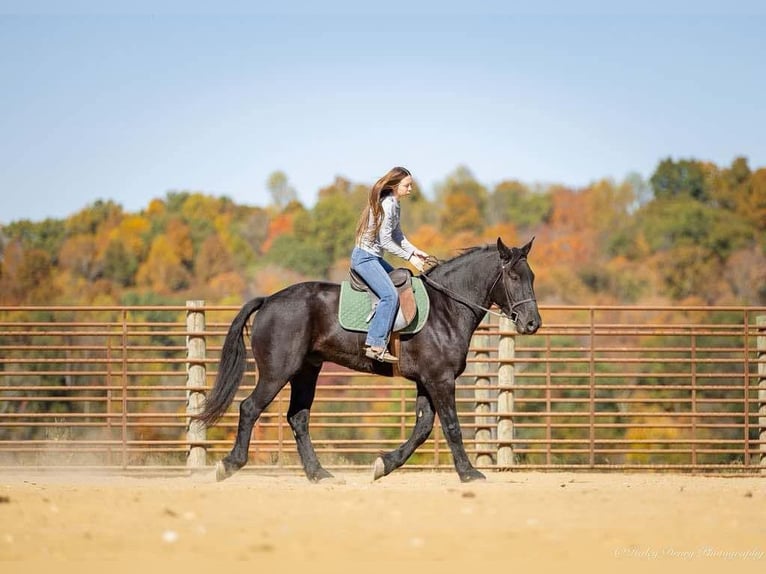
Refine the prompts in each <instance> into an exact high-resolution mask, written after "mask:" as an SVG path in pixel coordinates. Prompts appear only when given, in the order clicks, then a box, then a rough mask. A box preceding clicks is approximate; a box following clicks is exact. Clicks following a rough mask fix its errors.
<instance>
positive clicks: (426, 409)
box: [373, 384, 434, 480]
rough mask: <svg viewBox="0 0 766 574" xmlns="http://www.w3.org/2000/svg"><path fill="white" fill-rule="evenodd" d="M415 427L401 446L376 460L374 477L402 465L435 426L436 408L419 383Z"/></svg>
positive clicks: (381, 475) (383, 474) (375, 478)
mask: <svg viewBox="0 0 766 574" xmlns="http://www.w3.org/2000/svg"><path fill="white" fill-rule="evenodd" d="M415 413H416V415H415V416H416V418H415V428H413V429H412V434H411V435H410V438H408V439H407V441H406V442H404V443H402V445H401V446H399V448H397V449H396V450H393V451H391V452H388V453H386V454H384V455H381V456H380V457H378V458H377V459H376V460H375V465H374V467H373V478H374V480H378V479H379V478H381V477H383V476H386V475H387V474H390V473H391V472H393V471H394V470H396V469H397V468H399V467H400V466H402V465H403V464H404V463H405V462H407V460H408V459H409V458H410V457H411V456H412V453H413V452H415V450H416V449H417V448H418V447H419V446H420V445H421V444H423V443H424V442H425V441H426V439H427V438H428V435H430V434H431V430H432V429H433V427H434V408H433V405H432V404H431V398H430V397H429V396H428V394H426V392H425V389H423V387H421V386H420V384H418V396H417V399H416V400H415Z"/></svg>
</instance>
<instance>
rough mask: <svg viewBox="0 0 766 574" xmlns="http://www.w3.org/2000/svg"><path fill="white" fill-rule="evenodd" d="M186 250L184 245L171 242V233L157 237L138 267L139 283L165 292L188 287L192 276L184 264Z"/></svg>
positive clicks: (159, 291)
mask: <svg viewBox="0 0 766 574" xmlns="http://www.w3.org/2000/svg"><path fill="white" fill-rule="evenodd" d="M184 251H185V247H184V246H182V245H180V246H179V245H178V244H174V243H172V242H171V240H170V235H158V236H157V237H155V238H154V241H152V246H151V248H150V249H149V256H148V257H147V259H146V261H145V262H144V263H143V264H142V265H141V266H140V267H139V269H138V274H137V282H138V285H139V286H142V287H148V288H150V289H152V290H153V291H155V292H157V293H164V294H167V293H170V292H172V291H176V290H178V289H182V288H184V287H186V286H187V285H188V284H189V281H190V278H191V276H190V274H189V271H188V270H187V269H186V268H185V267H184V265H183V260H182V254H183V252H184Z"/></svg>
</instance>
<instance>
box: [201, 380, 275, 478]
mask: <svg viewBox="0 0 766 574" xmlns="http://www.w3.org/2000/svg"><path fill="white" fill-rule="evenodd" d="M286 384H287V381H275V380H270V379H263V378H259V380H258V384H257V385H256V387H255V390H254V391H253V392H252V393H250V396H248V397H247V398H246V399H245V400H243V401H242V403H240V405H239V424H238V425H237V439H236V441H235V442H234V447H233V448H232V449H231V452H230V453H229V454H228V455H226V456H225V457H224V458H223V459H222V460H221V461H219V462H218V464H217V465H216V469H215V478H216V480H219V481H221V480H224V479H226V478H229V477H230V476H231V475H232V474H234V473H235V472H237V471H238V470H239V469H240V468H242V467H243V466H245V464H247V456H248V451H249V449H250V437H251V436H252V434H253V425H255V421H257V420H258V417H259V416H261V413H262V412H263V411H264V410H265V409H266V407H267V406H269V404H271V401H273V400H274V397H276V396H277V393H279V391H280V390H282V387H284V386H285V385H286Z"/></svg>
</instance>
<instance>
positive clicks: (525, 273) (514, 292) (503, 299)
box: [490, 237, 542, 335]
mask: <svg viewBox="0 0 766 574" xmlns="http://www.w3.org/2000/svg"><path fill="white" fill-rule="evenodd" d="M534 240H535V238H534V237H533V238H532V239H530V240H529V243H527V244H526V245H524V246H523V247H507V246H506V245H505V244H504V243H503V240H502V239H500V238H499V237H498V238H497V251H498V253H499V254H500V267H501V272H500V277H498V281H496V282H495V285H494V287H493V288H492V293H490V297H491V298H492V302H493V303H495V304H496V305H497V306H498V307H500V309H501V310H502V311H503V314H505V315H506V316H507V317H509V318H510V319H511V320H512V321H513V322H514V323H515V324H516V330H517V331H518V332H519V333H521V334H523V335H531V334H533V333H535V332H536V331H537V330H538V329H539V328H540V325H542V319H541V318H540V312H539V311H538V309H537V300H536V298H535V290H534V285H535V274H534V273H533V272H532V269H531V268H530V267H529V264H528V263H527V255H528V254H529V250H530V249H531V248H532V242H533V241H534Z"/></svg>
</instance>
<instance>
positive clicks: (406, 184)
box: [395, 175, 412, 198]
mask: <svg viewBox="0 0 766 574" xmlns="http://www.w3.org/2000/svg"><path fill="white" fill-rule="evenodd" d="M410 193H412V176H411V175H408V176H407V177H405V178H404V179H403V180H402V181H400V182H399V185H398V186H396V192H395V194H396V197H397V198H399V197H404V196H406V195H409V194H410Z"/></svg>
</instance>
